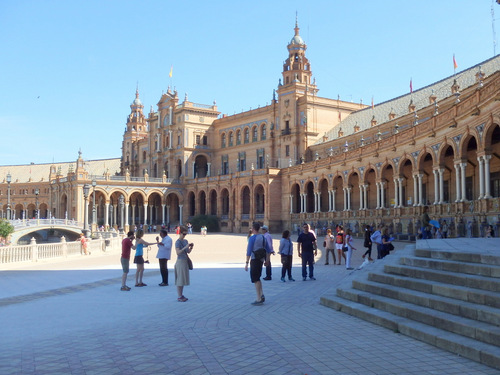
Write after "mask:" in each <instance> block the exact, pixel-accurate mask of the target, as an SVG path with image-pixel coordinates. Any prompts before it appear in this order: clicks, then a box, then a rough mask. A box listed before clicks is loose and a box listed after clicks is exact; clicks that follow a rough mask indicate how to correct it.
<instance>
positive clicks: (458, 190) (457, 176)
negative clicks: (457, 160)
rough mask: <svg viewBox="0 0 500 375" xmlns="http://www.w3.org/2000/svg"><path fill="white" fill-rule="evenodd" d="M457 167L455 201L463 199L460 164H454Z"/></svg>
mask: <svg viewBox="0 0 500 375" xmlns="http://www.w3.org/2000/svg"><path fill="white" fill-rule="evenodd" d="M453 166H454V167H455V195H456V197H455V202H460V201H461V194H460V193H461V189H460V164H454V165H453Z"/></svg>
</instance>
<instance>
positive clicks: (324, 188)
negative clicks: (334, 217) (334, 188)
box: [318, 177, 329, 212]
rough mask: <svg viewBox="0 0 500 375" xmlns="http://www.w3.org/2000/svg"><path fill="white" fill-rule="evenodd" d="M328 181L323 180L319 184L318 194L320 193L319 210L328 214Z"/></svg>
mask: <svg viewBox="0 0 500 375" xmlns="http://www.w3.org/2000/svg"><path fill="white" fill-rule="evenodd" d="M328 190H329V189H328V179H326V178H324V177H323V178H322V179H321V180H320V181H319V184H318V192H319V210H320V211H321V212H328V209H329V207H328V204H329V199H328V194H329V193H328Z"/></svg>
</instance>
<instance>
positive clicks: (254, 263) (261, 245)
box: [245, 223, 271, 306]
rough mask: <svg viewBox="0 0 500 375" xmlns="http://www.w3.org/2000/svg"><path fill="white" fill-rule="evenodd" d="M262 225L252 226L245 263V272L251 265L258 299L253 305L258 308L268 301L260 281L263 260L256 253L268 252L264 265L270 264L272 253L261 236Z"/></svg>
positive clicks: (251, 277) (255, 224) (251, 273)
mask: <svg viewBox="0 0 500 375" xmlns="http://www.w3.org/2000/svg"><path fill="white" fill-rule="evenodd" d="M259 230H260V224H259V223H253V224H252V236H251V237H250V238H249V239H248V243H247V252H246V262H245V271H247V272H248V263H250V280H251V281H252V283H253V284H254V285H255V292H256V294H257V299H256V300H255V301H254V302H252V305H254V306H258V305H262V304H263V303H264V301H265V300H266V297H264V291H263V290H262V281H260V277H261V275H262V265H263V262H262V259H259V258H256V256H255V251H257V250H259V249H265V250H266V257H265V262H264V264H267V263H268V262H269V258H270V257H271V251H270V249H269V247H268V244H267V241H266V239H265V238H264V235H262V234H259Z"/></svg>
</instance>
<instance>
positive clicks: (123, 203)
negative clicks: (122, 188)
mask: <svg viewBox="0 0 500 375" xmlns="http://www.w3.org/2000/svg"><path fill="white" fill-rule="evenodd" d="M118 204H119V206H120V228H119V229H118V230H119V231H120V233H123V222H124V220H125V215H124V212H123V208H124V206H125V198H123V195H120V198H118Z"/></svg>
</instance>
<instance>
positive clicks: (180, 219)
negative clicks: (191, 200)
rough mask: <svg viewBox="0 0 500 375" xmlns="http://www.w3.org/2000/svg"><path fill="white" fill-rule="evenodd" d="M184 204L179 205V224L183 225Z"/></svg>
mask: <svg viewBox="0 0 500 375" xmlns="http://www.w3.org/2000/svg"><path fill="white" fill-rule="evenodd" d="M182 206H183V205H182V204H180V205H179V225H182V220H183V219H182Z"/></svg>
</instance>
